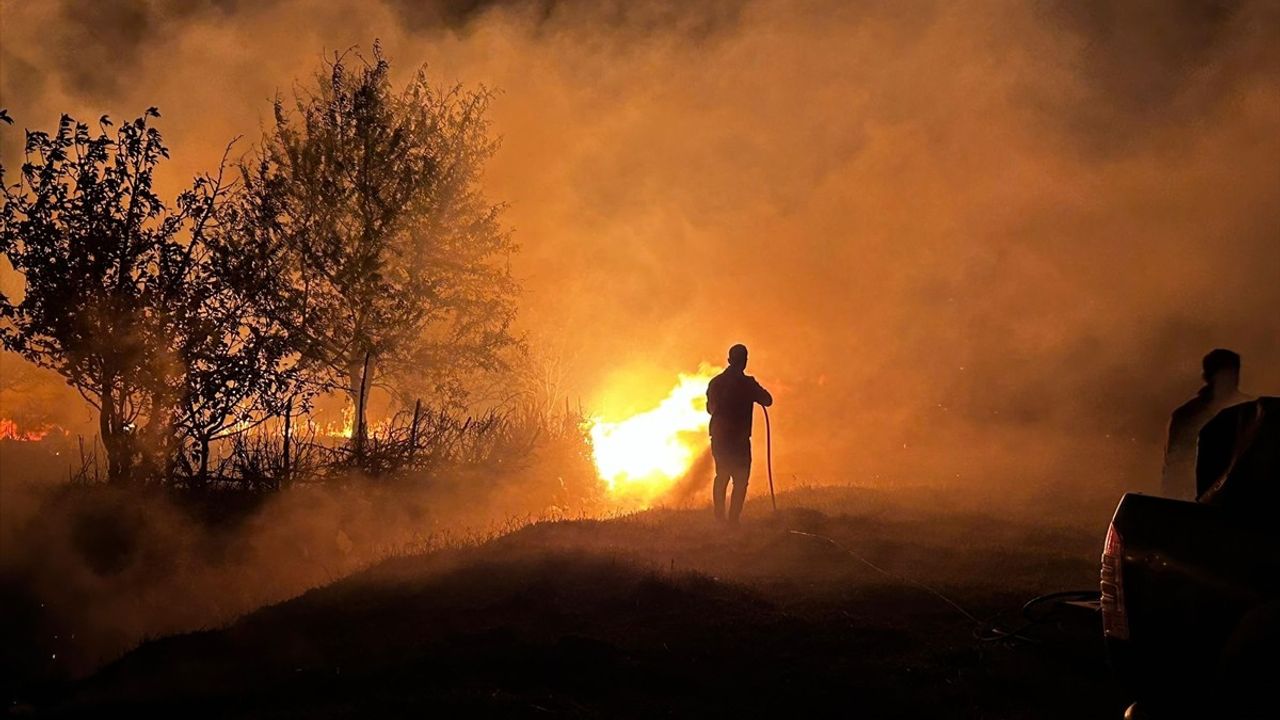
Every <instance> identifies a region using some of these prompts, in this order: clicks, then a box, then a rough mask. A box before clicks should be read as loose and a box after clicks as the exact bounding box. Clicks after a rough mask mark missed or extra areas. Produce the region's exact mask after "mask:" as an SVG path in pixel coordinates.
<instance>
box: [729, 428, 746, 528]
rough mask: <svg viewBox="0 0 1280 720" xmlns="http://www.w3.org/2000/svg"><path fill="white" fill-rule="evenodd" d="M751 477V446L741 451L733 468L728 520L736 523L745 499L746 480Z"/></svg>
mask: <svg viewBox="0 0 1280 720" xmlns="http://www.w3.org/2000/svg"><path fill="white" fill-rule="evenodd" d="M750 477H751V446H750V445H747V446H746V448H745V449H744V450H743V451H741V453H740V454H739V456H738V458H737V461H736V462H735V463H734V468H733V499H732V500H730V502H729V522H731V523H733V524H735V525H736V524H738V517H739V516H740V515H742V506H743V504H745V503H746V501H747V480H748V478H750Z"/></svg>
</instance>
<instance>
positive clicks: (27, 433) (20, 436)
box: [0, 418, 49, 442]
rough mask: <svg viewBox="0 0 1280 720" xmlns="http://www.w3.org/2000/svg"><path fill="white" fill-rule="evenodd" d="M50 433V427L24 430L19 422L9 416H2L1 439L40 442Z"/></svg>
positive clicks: (0, 419)
mask: <svg viewBox="0 0 1280 720" xmlns="http://www.w3.org/2000/svg"><path fill="white" fill-rule="evenodd" d="M48 434H49V428H48V427H43V428H40V429H39V430H22V429H20V428H19V427H18V423H16V422H14V421H12V420H10V419H8V418H0V440H17V441H18V442H38V441H40V440H43V439H44V438H45V436H47V435H48Z"/></svg>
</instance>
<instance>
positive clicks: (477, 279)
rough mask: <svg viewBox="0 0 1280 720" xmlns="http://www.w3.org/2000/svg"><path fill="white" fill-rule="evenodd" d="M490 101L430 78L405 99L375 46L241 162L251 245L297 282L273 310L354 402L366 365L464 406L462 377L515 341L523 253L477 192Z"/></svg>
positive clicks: (408, 90) (343, 62)
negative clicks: (268, 252) (367, 58)
mask: <svg viewBox="0 0 1280 720" xmlns="http://www.w3.org/2000/svg"><path fill="white" fill-rule="evenodd" d="M491 98H492V96H491V94H490V93H489V92H488V91H486V90H484V89H480V90H477V91H468V90H464V89H463V88H461V87H459V86H455V87H452V88H448V89H444V90H441V89H437V88H435V87H433V86H432V85H431V84H430V83H429V82H428V80H427V76H426V73H425V70H422V69H420V70H419V71H418V72H417V73H416V74H415V75H414V77H413V79H412V80H411V81H410V82H409V83H408V84H407V86H406V87H405V88H404V89H403V90H402V91H400V92H396V91H395V90H394V88H393V87H392V84H391V79H390V64H389V63H388V62H387V60H386V59H385V58H384V57H383V56H382V54H381V52H380V50H379V48H378V47H377V46H376V45H375V46H374V49H373V62H371V63H370V62H363V61H361V62H359V63H358V64H357V63H349V62H348V60H347V57H346V56H339V57H337V58H335V60H334V61H333V62H332V63H331V64H329V65H328V66H327V68H326V71H324V72H322V73H320V74H318V75H317V77H316V79H315V83H314V85H313V86H311V87H309V88H305V89H303V88H300V89H298V90H297V91H296V93H295V98H294V107H293V109H292V111H290V110H289V109H287V108H286V106H285V104H284V102H283V100H277V102H276V106H275V123H274V126H273V127H272V128H271V129H270V130H269V132H268V134H267V136H266V137H265V138H264V142H263V145H262V148H261V150H260V152H259V153H258V154H257V155H256V157H254V158H253V159H252V160H251V161H250V162H248V163H246V164H245V165H244V167H243V174H244V179H245V186H246V190H247V197H248V207H247V210H246V213H247V215H249V216H251V217H254V218H256V222H255V223H254V227H255V229H256V230H257V232H258V233H259V234H258V235H257V236H256V238H254V241H255V242H256V243H257V244H258V245H259V246H265V247H270V248H273V249H275V250H276V251H277V253H278V254H277V255H276V256H275V259H276V260H275V261H276V270H277V272H279V273H281V275H282V276H283V277H287V278H288V282H287V283H286V286H287V288H288V291H287V293H286V294H285V295H283V296H280V297H279V298H277V300H276V302H275V303H274V307H275V309H276V311H277V317H278V318H279V320H280V321H281V322H282V323H283V324H284V325H286V326H287V327H289V328H291V329H292V330H293V331H295V333H296V334H297V335H298V336H299V337H300V338H302V340H301V341H300V342H301V347H302V348H303V351H304V356H305V358H306V359H307V361H309V362H310V363H311V364H312V367H313V368H314V369H315V370H316V371H318V372H324V373H328V375H329V377H330V378H331V379H334V380H337V381H338V382H341V383H342V384H343V385H345V387H346V388H347V389H348V391H349V392H350V393H351V394H352V397H353V400H357V407H360V405H361V403H359V402H358V400H359V399H360V398H361V397H362V396H363V395H364V394H365V393H366V392H367V388H366V387H364V386H362V382H363V383H365V384H367V382H368V381H369V378H366V377H365V368H366V365H370V366H372V371H373V372H372V374H373V375H376V376H377V377H378V378H379V379H380V380H382V381H387V382H392V383H393V384H396V385H398V386H400V387H405V386H407V385H408V384H410V383H413V382H415V381H418V382H421V381H422V380H423V379H424V378H425V379H427V381H428V382H429V383H430V384H431V385H432V387H434V388H435V389H437V390H439V391H441V392H442V393H447V394H449V396H450V397H456V393H457V392H458V388H459V383H458V379H459V378H460V377H462V376H463V375H464V374H465V373H467V372H471V371H475V370H486V369H492V368H495V367H497V366H498V365H499V364H500V362H501V357H502V352H503V351H504V350H505V349H507V348H509V347H511V346H512V345H513V344H514V343H515V340H514V338H513V337H512V335H511V332H510V326H511V322H512V319H513V317H514V313H515V305H514V297H515V293H516V285H515V283H514V281H513V280H512V278H511V276H510V274H509V272H508V269H507V267H506V264H505V263H506V259H507V257H508V255H509V254H510V253H511V252H512V251H513V250H514V246H513V244H512V242H511V239H510V235H509V233H508V232H507V231H506V230H505V229H504V228H503V226H502V224H501V214H502V210H503V206H502V205H499V204H493V203H489V202H488V201H487V200H486V199H485V197H484V194H483V193H482V191H481V189H480V177H481V172H482V170H483V167H484V163H485V161H486V160H488V159H489V157H490V156H491V155H492V154H493V152H494V151H495V149H496V148H497V141H496V140H494V139H493V138H491V137H490V134H489V125H488V122H487V120H486V118H485V112H486V110H487V108H488V106H489V102H490V100H491ZM363 424H364V423H363V418H362V417H361V418H358V420H357V428H358V429H359V428H362V427H363ZM358 440H359V437H358V436H357V441H358Z"/></svg>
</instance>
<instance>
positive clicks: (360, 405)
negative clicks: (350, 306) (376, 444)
mask: <svg viewBox="0 0 1280 720" xmlns="http://www.w3.org/2000/svg"><path fill="white" fill-rule="evenodd" d="M347 367H348V373H349V375H350V379H351V385H350V390H349V392H350V394H351V403H352V405H353V406H354V408H355V412H354V414H353V416H352V419H351V449H352V451H353V452H355V454H356V457H362V456H363V455H364V446H365V440H366V439H367V437H368V433H369V431H368V427H369V426H368V424H367V423H366V420H365V417H366V415H367V414H368V412H367V411H368V407H369V380H370V378H371V376H372V373H373V354H372V353H369V352H365V353H364V354H363V355H362V356H360V357H353V358H351V362H350V363H349V364H348V366H347Z"/></svg>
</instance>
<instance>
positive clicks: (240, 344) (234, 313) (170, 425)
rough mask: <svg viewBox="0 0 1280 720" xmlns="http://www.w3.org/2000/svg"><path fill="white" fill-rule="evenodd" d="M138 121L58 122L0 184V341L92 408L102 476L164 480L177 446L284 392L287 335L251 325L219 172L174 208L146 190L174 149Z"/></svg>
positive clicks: (30, 144) (32, 137) (32, 136)
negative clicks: (17, 281)
mask: <svg viewBox="0 0 1280 720" xmlns="http://www.w3.org/2000/svg"><path fill="white" fill-rule="evenodd" d="M156 117H159V113H158V112H157V111H156V110H155V109H154V108H151V109H148V110H147V112H146V113H145V114H143V115H142V116H141V117H139V118H137V119H136V120H133V121H131V122H129V123H126V124H124V125H122V126H121V127H119V128H118V129H115V131H114V132H112V129H111V128H112V124H111V121H110V120H109V119H108V118H107V117H105V116H104V117H102V118H101V119H100V120H99V123H98V131H97V132H93V131H91V130H90V128H89V126H88V125H87V124H86V123H80V122H76V121H75V120H73V119H72V118H71V117H69V116H63V117H62V119H61V120H60V121H59V124H58V128H57V130H56V131H55V132H53V133H52V134H50V133H46V132H41V131H29V132H27V134H26V146H25V162H24V163H23V165H22V167H21V170H20V172H19V176H18V179H17V182H15V183H13V184H7V183H4V182H3V172H4V170H3V168H0V185H3V193H4V196H3V208H2V209H0V252H3V253H4V255H5V257H6V258H7V259H8V260H9V263H10V264H11V265H12V266H13V268H14V269H15V270H16V271H18V272H19V273H20V274H21V275H22V277H23V281H24V286H23V290H22V297H21V298H20V299H15V298H9V297H5V296H2V295H0V342H2V343H3V345H4V347H5V348H6V349H8V350H11V351H13V352H16V353H19V354H21V355H22V356H23V357H25V358H27V359H28V360H30V361H32V362H34V363H36V364H37V365H41V366H44V367H48V368H51V369H53V370H55V371H57V372H58V373H60V374H61V375H62V376H63V377H64V378H65V379H66V381H67V383H68V384H70V385H71V386H72V387H74V388H75V389H76V390H77V391H79V392H80V394H81V395H82V396H84V397H85V399H86V400H88V401H89V402H90V403H91V404H92V405H93V406H94V407H95V408H96V409H97V410H98V411H99V433H100V436H101V438H102V443H103V445H104V447H105V449H106V451H107V457H108V463H107V471H108V477H109V479H110V480H112V481H114V482H123V481H126V480H128V479H131V478H138V477H141V478H144V479H145V478H151V477H166V478H167V477H170V476H171V474H172V472H173V471H174V469H175V468H174V465H175V462H176V461H177V460H178V459H180V458H181V457H182V456H181V451H182V449H183V444H184V442H186V441H187V440H189V439H193V438H194V439H195V440H197V441H199V440H201V439H203V438H208V437H211V433H212V434H216V433H217V432H221V431H223V430H225V429H226V428H227V427H228V425H227V423H228V422H244V421H245V419H246V414H252V412H253V410H252V408H259V409H261V410H270V409H272V408H271V407H269V404H270V403H271V402H272V400H271V398H273V397H276V396H278V395H279V394H280V393H281V392H284V391H285V390H286V387H287V386H289V385H290V384H291V383H292V379H293V378H292V375H291V373H292V370H291V369H290V368H289V367H288V362H287V359H288V355H289V353H290V352H291V351H290V348H289V345H288V343H287V334H286V333H284V332H282V331H280V330H279V328H277V327H274V326H273V325H272V324H271V323H270V322H269V321H265V320H263V319H262V316H260V315H256V314H255V313H253V312H251V308H250V306H249V303H248V302H247V301H246V299H245V298H247V297H248V294H247V293H245V292H244V290H245V288H242V287H240V286H239V285H238V284H237V281H238V280H239V278H238V277H237V276H236V275H235V274H234V272H233V271H234V270H235V268H236V265H235V264H234V263H228V262H226V259H227V255H228V250H229V245H230V243H229V242H227V241H226V240H224V239H221V238H220V237H219V235H220V234H222V233H224V232H225V231H226V230H227V229H228V228H229V227H232V225H228V223H227V222H226V221H227V220H228V218H229V217H230V218H231V219H234V218H235V217H236V214H235V212H234V211H231V210H229V209H230V208H234V204H233V203H230V202H229V198H228V194H229V189H228V188H227V187H226V186H225V185H224V184H223V182H222V179H221V173H220V174H219V175H218V176H216V177H211V176H204V177H200V178H197V179H196V180H195V182H194V183H193V185H192V186H191V188H189V189H188V190H186V191H184V192H183V193H182V194H181V195H180V196H179V197H178V199H177V202H176V203H175V204H174V205H173V206H172V207H171V206H169V205H167V204H166V203H165V202H164V201H163V200H162V199H161V197H160V196H159V195H158V194H157V193H156V191H155V189H154V179H155V171H156V168H157V166H158V165H159V164H160V162H161V161H162V160H163V159H165V158H168V156H169V152H168V149H167V148H166V147H165V145H164V143H163V139H162V137H161V135H160V133H159V131H158V130H156V129H155V128H154V127H151V126H150V125H149V121H150V120H151V119H152V118H156Z"/></svg>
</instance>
